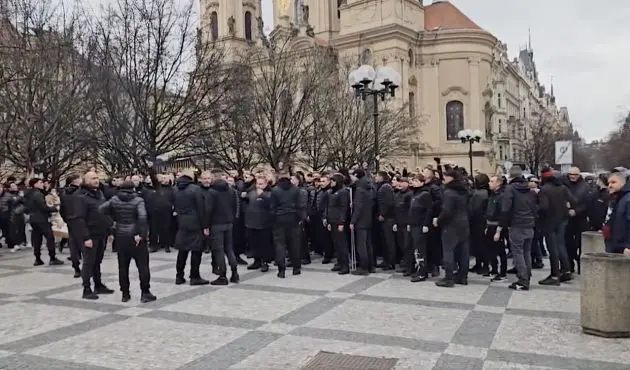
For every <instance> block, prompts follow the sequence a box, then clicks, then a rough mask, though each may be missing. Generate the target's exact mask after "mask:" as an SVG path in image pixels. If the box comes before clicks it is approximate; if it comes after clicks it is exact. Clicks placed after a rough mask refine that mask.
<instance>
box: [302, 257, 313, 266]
mask: <svg viewBox="0 0 630 370" xmlns="http://www.w3.org/2000/svg"><path fill="white" fill-rule="evenodd" d="M310 264H311V259H310V258H302V265H310Z"/></svg>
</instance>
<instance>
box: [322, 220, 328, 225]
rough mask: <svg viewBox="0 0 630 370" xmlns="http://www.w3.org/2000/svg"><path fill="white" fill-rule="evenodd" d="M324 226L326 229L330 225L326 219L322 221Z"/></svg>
mask: <svg viewBox="0 0 630 370" xmlns="http://www.w3.org/2000/svg"><path fill="white" fill-rule="evenodd" d="M322 225H324V227H326V225H328V221H326V219H323V220H322Z"/></svg>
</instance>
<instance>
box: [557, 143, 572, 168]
mask: <svg viewBox="0 0 630 370" xmlns="http://www.w3.org/2000/svg"><path fill="white" fill-rule="evenodd" d="M556 164H560V165H563V164H564V165H572V164H573V142H572V141H556Z"/></svg>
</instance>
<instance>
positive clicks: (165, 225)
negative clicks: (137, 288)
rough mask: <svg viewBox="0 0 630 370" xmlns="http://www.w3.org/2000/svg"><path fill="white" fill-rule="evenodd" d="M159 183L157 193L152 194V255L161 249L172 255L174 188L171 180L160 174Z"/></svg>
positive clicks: (156, 188) (150, 237)
mask: <svg viewBox="0 0 630 370" xmlns="http://www.w3.org/2000/svg"><path fill="white" fill-rule="evenodd" d="M157 181H158V183H157V184H156V185H155V191H154V192H153V193H152V194H151V201H152V206H153V213H152V215H151V225H150V226H149V227H150V230H151V235H150V236H149V240H150V244H151V253H155V252H157V251H158V250H159V249H160V248H163V249H164V252H166V253H171V246H172V245H173V235H172V233H171V231H172V226H171V223H172V222H173V187H172V186H171V184H170V181H169V178H168V177H167V176H166V175H164V174H160V175H158V176H157Z"/></svg>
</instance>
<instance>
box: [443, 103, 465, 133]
mask: <svg viewBox="0 0 630 370" xmlns="http://www.w3.org/2000/svg"><path fill="white" fill-rule="evenodd" d="M463 129H464V104H463V103H462V102H460V101H459V100H451V101H450V102H448V103H446V140H458V137H457V133H458V132H460V131H461V130H463Z"/></svg>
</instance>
